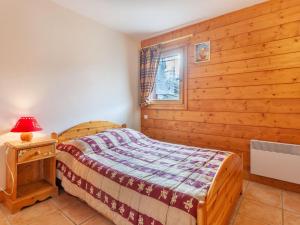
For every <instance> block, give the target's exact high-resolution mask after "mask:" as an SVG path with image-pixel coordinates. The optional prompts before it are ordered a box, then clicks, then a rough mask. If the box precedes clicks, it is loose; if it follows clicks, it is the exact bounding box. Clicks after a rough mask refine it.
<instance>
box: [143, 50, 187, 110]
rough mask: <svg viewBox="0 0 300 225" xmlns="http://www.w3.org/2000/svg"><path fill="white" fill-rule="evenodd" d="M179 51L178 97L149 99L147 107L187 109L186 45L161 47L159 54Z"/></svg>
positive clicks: (170, 53)
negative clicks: (173, 98)
mask: <svg viewBox="0 0 300 225" xmlns="http://www.w3.org/2000/svg"><path fill="white" fill-rule="evenodd" d="M178 51H179V52H180V53H181V55H182V61H181V66H180V72H181V79H180V84H179V85H180V89H179V90H180V94H179V96H180V98H179V100H156V99H154V100H151V102H150V104H149V105H148V106H147V108H151V109H187V46H186V45H181V46H176V47H165V48H163V50H162V52H161V55H162V56H166V57H167V56H168V55H172V54H174V52H178Z"/></svg>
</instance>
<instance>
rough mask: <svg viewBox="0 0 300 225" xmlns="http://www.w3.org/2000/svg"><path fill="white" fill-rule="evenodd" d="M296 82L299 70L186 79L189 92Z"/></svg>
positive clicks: (298, 78) (298, 79)
mask: <svg viewBox="0 0 300 225" xmlns="http://www.w3.org/2000/svg"><path fill="white" fill-rule="evenodd" d="M296 82H300V68H291V69H280V70H270V71H258V72H252V73H242V74H234V75H221V76H211V77H198V78H192V79H188V87H189V90H191V89H197V88H215V87H236V86H251V85H262V84H288V83H296Z"/></svg>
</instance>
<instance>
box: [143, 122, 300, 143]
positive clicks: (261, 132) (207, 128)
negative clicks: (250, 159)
mask: <svg viewBox="0 0 300 225" xmlns="http://www.w3.org/2000/svg"><path fill="white" fill-rule="evenodd" d="M142 128H143V129H144V130H145V129H147V128H155V129H162V130H174V131H181V132H187V133H199V134H208V135H217V136H224V137H233V138H241V139H247V140H250V139H258V140H266V141H275V142H283V143H292V144H300V129H282V128H270V127H255V126H244V125H230V124H214V123H199V122H188V121H174V120H157V119H148V120H142Z"/></svg>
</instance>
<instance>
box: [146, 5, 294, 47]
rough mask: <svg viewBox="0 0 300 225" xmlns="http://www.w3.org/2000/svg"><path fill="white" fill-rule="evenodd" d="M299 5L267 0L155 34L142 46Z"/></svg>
mask: <svg viewBox="0 0 300 225" xmlns="http://www.w3.org/2000/svg"><path fill="white" fill-rule="evenodd" d="M297 5H299V1H298V0H284V1H282V0H273V1H267V2H264V3H261V4H257V5H254V6H252V7H248V8H244V9H241V10H238V11H234V12H231V13H228V14H225V15H222V16H219V17H216V18H213V19H211V20H206V21H203V22H200V23H196V24H192V25H190V26H186V27H183V28H181V29H177V30H176V31H170V32H168V33H164V34H162V35H159V36H155V37H152V38H149V39H146V40H143V41H142V47H144V46H147V45H153V44H157V43H159V42H161V41H166V40H170V39H173V38H177V37H181V36H184V35H187V34H191V33H197V32H204V31H208V30H214V29H216V28H219V27H222V26H226V25H229V24H233V23H237V22H240V21H243V20H247V19H250V18H253V17H257V16H262V15H265V14H269V13H272V12H276V11H279V10H282V9H286V8H290V7H294V6H297Z"/></svg>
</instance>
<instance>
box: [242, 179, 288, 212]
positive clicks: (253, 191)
mask: <svg viewBox="0 0 300 225" xmlns="http://www.w3.org/2000/svg"><path fill="white" fill-rule="evenodd" d="M244 197H245V198H247V199H252V200H255V201H258V202H261V203H264V204H267V205H270V206H274V207H278V208H282V191H281V190H280V189H277V188H273V187H270V186H267V185H263V184H259V183H255V182H249V185H248V187H247V190H246V191H245V193H244Z"/></svg>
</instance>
